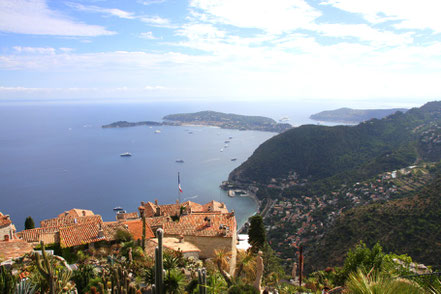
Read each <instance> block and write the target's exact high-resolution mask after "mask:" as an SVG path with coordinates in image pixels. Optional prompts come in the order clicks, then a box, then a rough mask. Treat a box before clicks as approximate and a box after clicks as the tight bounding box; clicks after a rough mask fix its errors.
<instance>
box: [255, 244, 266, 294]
mask: <svg viewBox="0 0 441 294" xmlns="http://www.w3.org/2000/svg"><path fill="white" fill-rule="evenodd" d="M263 269H264V267H263V258H262V251H259V253H258V255H257V257H256V279H255V280H254V288H255V289H256V290H257V291H258V292H259V293H262V276H263Z"/></svg>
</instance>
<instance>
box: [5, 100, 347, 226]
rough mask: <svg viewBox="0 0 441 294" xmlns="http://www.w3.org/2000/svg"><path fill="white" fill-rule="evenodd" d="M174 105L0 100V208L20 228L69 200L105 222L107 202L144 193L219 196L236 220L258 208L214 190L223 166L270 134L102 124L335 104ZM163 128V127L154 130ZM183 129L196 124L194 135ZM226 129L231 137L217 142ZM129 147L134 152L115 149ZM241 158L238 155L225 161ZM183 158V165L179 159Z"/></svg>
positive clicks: (291, 113)
mask: <svg viewBox="0 0 441 294" xmlns="http://www.w3.org/2000/svg"><path fill="white" fill-rule="evenodd" d="M287 106H288V105H286V104H277V103H273V104H266V105H261V104H256V103H250V102H248V103H233V104H231V103H216V104H205V105H204V104H202V103H200V102H192V103H190V102H189V103H176V102H173V103H172V102H154V103H129V104H122V103H111V104H104V103H96V104H93V103H87V104H81V103H80V104H77V103H31V102H25V103H17V102H10V101H9V102H2V103H0V154H2V155H1V157H0V200H1V206H0V211H1V212H3V213H5V214H10V215H11V218H12V220H13V222H14V224H15V225H16V227H17V229H18V230H21V229H23V226H24V225H23V224H24V220H25V218H26V217H27V216H32V218H33V219H34V221H35V222H36V224H37V225H38V224H39V221H40V220H42V219H46V218H52V217H55V216H57V215H58V214H60V213H62V212H63V211H65V210H68V209H71V208H83V209H90V210H93V211H94V212H95V213H97V214H100V215H101V216H102V217H103V219H104V220H105V221H111V220H114V219H115V214H114V212H113V208H114V207H116V206H122V207H123V208H124V209H126V210H127V211H128V212H131V211H137V207H138V206H139V204H140V202H141V201H154V200H155V199H158V200H159V202H160V203H162V204H167V203H174V202H175V201H176V199H177V198H178V197H179V195H178V191H177V173H178V172H180V174H181V184H182V188H183V190H184V192H183V194H182V196H181V199H182V201H186V200H192V201H195V202H198V203H206V202H208V201H211V200H212V199H214V200H218V201H223V202H225V203H226V204H227V207H228V209H230V210H231V209H234V210H235V211H236V216H237V220H238V224H239V225H241V224H243V223H244V222H245V221H246V220H247V218H248V217H249V216H251V215H252V214H253V213H254V212H255V211H256V203H255V202H254V201H253V200H252V199H250V198H247V197H236V198H229V197H228V196H227V195H226V193H225V192H224V191H222V190H221V189H220V188H219V185H220V184H221V182H222V181H223V180H226V179H227V178H228V174H229V173H230V172H231V171H232V170H233V169H234V168H235V167H237V166H239V165H240V164H241V163H242V162H243V161H245V160H246V159H247V158H248V157H249V156H250V155H251V154H252V153H253V151H254V150H255V149H256V148H257V147H258V146H259V145H260V144H261V143H263V142H264V141H265V140H267V139H269V138H271V137H272V136H274V135H276V134H275V133H269V132H257V131H237V130H227V129H219V128H213V127H196V126H191V127H190V126H182V127H171V126H161V127H156V128H155V127H154V128H149V127H146V126H140V127H132V128H119V129H118V128H117V129H102V128H101V126H102V125H103V124H108V123H112V122H115V121H119V120H126V121H131V122H136V121H143V120H154V121H160V120H161V118H162V117H163V116H164V115H167V114H172V113H180V112H194V111H200V110H215V111H222V112H230V113H237V114H247V115H264V116H268V117H272V118H274V119H279V118H281V117H284V116H286V117H288V118H290V123H292V124H294V125H300V124H305V123H315V122H313V121H310V120H309V119H308V117H309V115H310V114H312V113H314V112H317V111H321V110H325V109H329V108H330V107H337V106H338V107H340V106H344V105H341V104H332V103H331V104H329V105H323V104H311V103H309V104H303V105H302V106H301V107H300V106H297V105H290V106H289V107H287ZM155 130H160V131H161V133H160V134H155V133H154V131H155ZM189 132H192V134H190V133H189ZM229 137H233V139H231V140H230V141H231V143H230V144H229V146H228V148H224V152H220V149H221V148H223V146H224V141H225V140H227V139H228V138H229ZM123 152H130V153H132V154H133V156H132V157H129V158H123V157H120V156H119V154H121V153H123ZM231 158H237V161H231ZM177 159H182V160H184V161H185V162H184V163H176V162H175V161H176V160H177Z"/></svg>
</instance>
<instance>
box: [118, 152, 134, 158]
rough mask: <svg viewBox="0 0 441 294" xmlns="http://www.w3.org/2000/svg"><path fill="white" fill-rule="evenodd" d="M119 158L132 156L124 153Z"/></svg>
mask: <svg viewBox="0 0 441 294" xmlns="http://www.w3.org/2000/svg"><path fill="white" fill-rule="evenodd" d="M119 156H121V157H130V156H132V154H130V153H129V152H124V153H121V154H120V155H119Z"/></svg>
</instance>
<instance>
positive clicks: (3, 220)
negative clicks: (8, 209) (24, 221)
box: [0, 212, 15, 241]
mask: <svg viewBox="0 0 441 294" xmlns="http://www.w3.org/2000/svg"><path fill="white" fill-rule="evenodd" d="M0 238H1V239H0V240H3V241H8V240H12V239H14V238H15V226H14V224H13V223H12V221H11V218H10V217H9V215H4V214H3V213H1V212H0Z"/></svg>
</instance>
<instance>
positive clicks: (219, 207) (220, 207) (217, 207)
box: [202, 200, 228, 213]
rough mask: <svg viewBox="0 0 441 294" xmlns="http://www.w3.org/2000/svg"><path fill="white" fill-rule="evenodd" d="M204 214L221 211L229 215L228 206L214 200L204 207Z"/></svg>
mask: <svg viewBox="0 0 441 294" xmlns="http://www.w3.org/2000/svg"><path fill="white" fill-rule="evenodd" d="M202 207H203V209H204V212H210V211H219V212H221V213H228V209H227V206H226V205H225V203H221V202H218V201H216V200H212V201H210V202H208V203H206V204H204V205H202Z"/></svg>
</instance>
